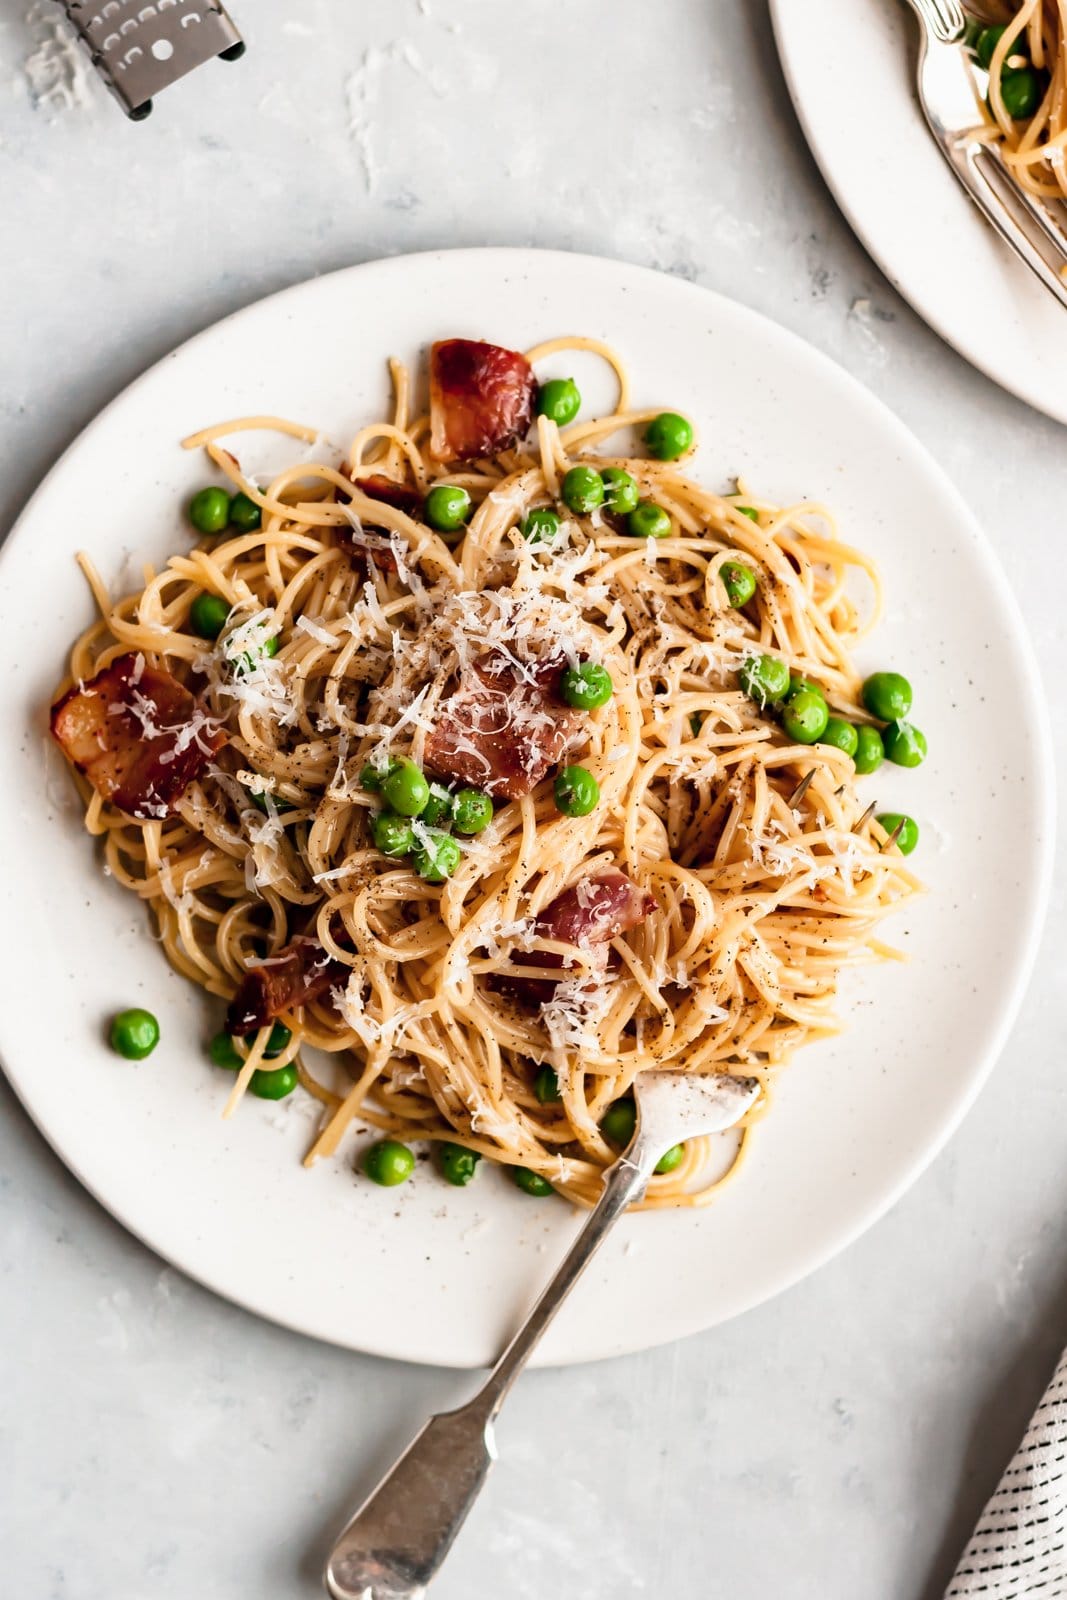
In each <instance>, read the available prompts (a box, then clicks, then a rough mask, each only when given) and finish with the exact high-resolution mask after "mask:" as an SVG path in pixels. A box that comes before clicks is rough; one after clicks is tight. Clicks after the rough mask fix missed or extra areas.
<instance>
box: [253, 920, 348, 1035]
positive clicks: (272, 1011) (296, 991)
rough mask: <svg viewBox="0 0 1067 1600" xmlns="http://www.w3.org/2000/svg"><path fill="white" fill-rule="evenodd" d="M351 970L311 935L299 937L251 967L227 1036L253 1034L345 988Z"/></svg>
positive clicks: (299, 935)
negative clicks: (270, 1023)
mask: <svg viewBox="0 0 1067 1600" xmlns="http://www.w3.org/2000/svg"><path fill="white" fill-rule="evenodd" d="M347 977H348V968H347V967H346V966H345V965H344V963H343V962H341V961H337V960H336V959H335V958H334V957H333V956H331V955H329V954H327V952H326V951H325V950H324V949H323V948H322V945H321V944H320V943H319V941H318V940H317V939H315V938H313V937H312V936H311V935H310V934H298V936H297V937H296V938H295V939H294V940H293V941H292V943H291V944H287V945H286V946H285V948H284V950H279V951H278V953H277V955H273V956H271V957H270V958H269V959H268V961H267V962H266V963H265V964H264V965H263V966H261V967H252V968H250V969H249V971H248V972H246V973H245V975H244V977H243V979H242V980H241V987H240V988H239V989H238V991H237V993H236V994H235V995H234V997H233V999H232V1000H231V1001H230V1005H229V1009H228V1010H227V1012H226V1032H227V1033H236V1034H245V1033H254V1032H255V1030H256V1029H257V1028H265V1027H266V1025H267V1023H268V1022H273V1021H274V1019H275V1017H278V1016H280V1015H281V1013H282V1012H283V1011H292V1010H293V1008H294V1007H295V1006H304V1005H307V1004H308V1003H309V1002H310V1001H312V1000H319V999H321V998H322V996H323V995H324V994H326V993H327V991H328V990H330V989H334V988H337V987H338V986H339V985H341V986H343V984H344V983H345V980H346V979H347Z"/></svg>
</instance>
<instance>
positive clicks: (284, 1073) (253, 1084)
mask: <svg viewBox="0 0 1067 1600" xmlns="http://www.w3.org/2000/svg"><path fill="white" fill-rule="evenodd" d="M299 1082H300V1074H299V1073H298V1072H297V1070H296V1063H295V1062H293V1061H290V1062H289V1065H288V1066H286V1067H275V1069H274V1071H273V1072H266V1071H264V1070H263V1068H261V1067H257V1068H256V1070H255V1072H253V1074H252V1077H251V1079H250V1080H249V1084H248V1087H249V1089H251V1091H252V1093H253V1094H255V1095H258V1096H259V1098H260V1099H261V1100H284V1099H285V1097H286V1095H287V1094H292V1092H293V1090H294V1089H295V1088H296V1086H297V1084H298V1083H299Z"/></svg>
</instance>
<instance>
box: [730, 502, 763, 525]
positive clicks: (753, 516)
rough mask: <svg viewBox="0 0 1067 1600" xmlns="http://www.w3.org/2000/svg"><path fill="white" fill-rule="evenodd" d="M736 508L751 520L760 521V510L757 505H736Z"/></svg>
mask: <svg viewBox="0 0 1067 1600" xmlns="http://www.w3.org/2000/svg"><path fill="white" fill-rule="evenodd" d="M734 510H735V511H740V513H741V515H742V516H743V517H747V518H748V520H749V522H758V521H759V512H758V511H757V510H756V508H755V506H735V507H734Z"/></svg>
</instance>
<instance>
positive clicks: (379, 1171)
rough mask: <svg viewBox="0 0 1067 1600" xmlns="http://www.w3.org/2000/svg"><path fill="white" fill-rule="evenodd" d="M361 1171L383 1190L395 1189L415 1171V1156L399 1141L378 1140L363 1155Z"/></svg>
mask: <svg viewBox="0 0 1067 1600" xmlns="http://www.w3.org/2000/svg"><path fill="white" fill-rule="evenodd" d="M362 1165H363V1170H364V1172H365V1173H366V1174H367V1177H368V1178H370V1179H372V1180H373V1182H374V1183H380V1184H381V1185H382V1187H383V1188H385V1189H395V1188H396V1186H397V1184H398V1183H404V1182H406V1181H407V1179H408V1178H410V1177H411V1174H412V1173H413V1172H414V1170H415V1156H414V1153H413V1151H411V1150H409V1149H408V1147H407V1145H406V1144H401V1143H400V1141H399V1139H379V1140H378V1142H377V1144H372V1145H371V1147H370V1149H369V1150H367V1151H365V1152H364V1155H363V1163H362Z"/></svg>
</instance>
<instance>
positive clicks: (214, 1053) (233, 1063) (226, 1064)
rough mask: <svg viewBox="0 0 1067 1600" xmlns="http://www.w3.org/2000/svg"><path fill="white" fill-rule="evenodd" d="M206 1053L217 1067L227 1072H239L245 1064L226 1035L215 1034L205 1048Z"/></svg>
mask: <svg viewBox="0 0 1067 1600" xmlns="http://www.w3.org/2000/svg"><path fill="white" fill-rule="evenodd" d="M207 1053H208V1055H209V1056H210V1057H211V1059H212V1061H213V1062H214V1063H215V1065H216V1066H217V1067H222V1068H224V1069H225V1071H227V1072H240V1070H241V1068H242V1067H243V1066H244V1064H245V1058H244V1056H243V1055H241V1053H240V1051H239V1050H238V1049H237V1046H236V1045H235V1044H234V1042H233V1040H232V1038H231V1037H230V1035H229V1034H228V1033H216V1034H215V1036H214V1038H213V1039H212V1040H211V1042H210V1043H209V1045H208V1047H207Z"/></svg>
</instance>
